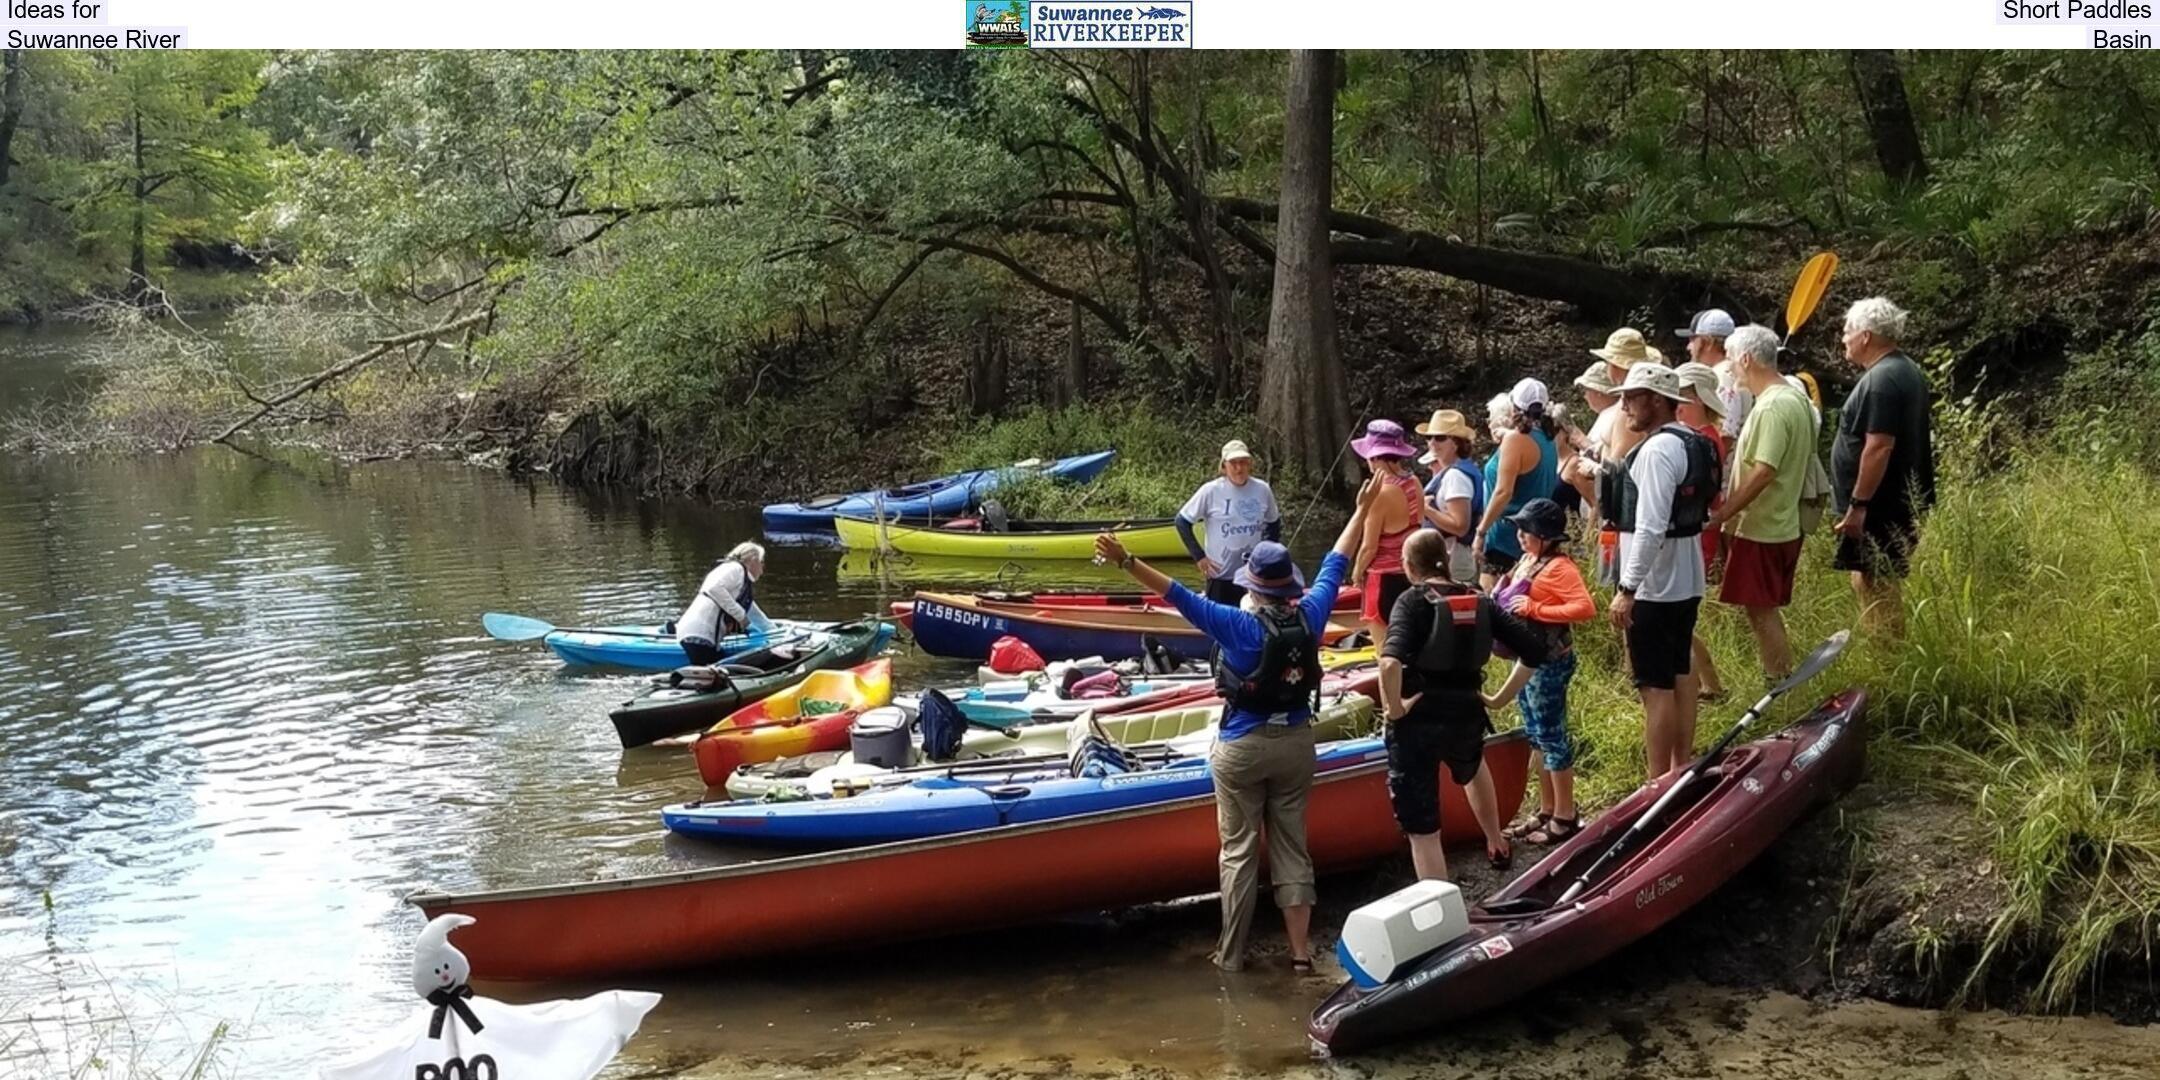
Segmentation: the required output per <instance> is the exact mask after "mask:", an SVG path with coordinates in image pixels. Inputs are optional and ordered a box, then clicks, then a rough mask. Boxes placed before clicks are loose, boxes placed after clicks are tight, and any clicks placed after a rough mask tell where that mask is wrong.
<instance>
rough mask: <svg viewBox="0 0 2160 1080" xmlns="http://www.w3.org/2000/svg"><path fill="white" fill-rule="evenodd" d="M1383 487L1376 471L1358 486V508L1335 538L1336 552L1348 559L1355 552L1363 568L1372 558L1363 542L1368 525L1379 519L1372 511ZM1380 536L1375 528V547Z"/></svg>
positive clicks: (1373, 541)
mask: <svg viewBox="0 0 2160 1080" xmlns="http://www.w3.org/2000/svg"><path fill="white" fill-rule="evenodd" d="M1381 487H1382V483H1381V480H1380V477H1379V474H1377V473H1375V474H1374V475H1372V476H1368V477H1366V478H1365V483H1364V486H1362V487H1360V488H1358V493H1357V508H1356V509H1354V510H1352V511H1351V512H1350V520H1348V521H1345V522H1343V527H1342V533H1341V535H1339V536H1337V537H1336V538H1335V547H1334V549H1333V550H1334V552H1335V553H1336V554H1337V555H1341V556H1342V557H1343V558H1346V559H1347V558H1349V557H1350V556H1351V555H1353V554H1355V555H1357V557H1358V562H1359V567H1360V569H1361V570H1362V569H1363V564H1364V563H1366V562H1369V561H1371V559H1372V556H1371V555H1370V554H1369V553H1367V552H1366V551H1364V550H1363V549H1362V544H1363V542H1364V540H1365V536H1366V533H1367V531H1368V527H1369V526H1370V525H1372V524H1375V523H1377V522H1378V520H1379V518H1378V516H1377V515H1375V514H1374V513H1373V512H1372V507H1373V503H1374V502H1376V501H1378V500H1379V498H1380V488H1381ZM1379 536H1380V534H1379V532H1378V530H1377V529H1376V528H1375V529H1373V530H1372V538H1373V539H1372V544H1373V545H1374V546H1375V547H1377V546H1378V544H1379V542H1380V540H1379Z"/></svg>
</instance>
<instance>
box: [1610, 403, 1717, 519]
mask: <svg viewBox="0 0 2160 1080" xmlns="http://www.w3.org/2000/svg"><path fill="white" fill-rule="evenodd" d="M1660 435H1671V436H1672V437H1674V438H1676V439H1679V440H1680V444H1681V445H1682V446H1684V447H1686V448H1687V472H1686V473H1685V474H1684V475H1682V476H1681V478H1680V487H1679V489H1678V490H1676V491H1674V492H1673V504H1672V520H1671V521H1670V522H1669V523H1668V524H1667V525H1666V527H1665V535H1666V536H1668V537H1674V538H1680V537H1689V536H1700V535H1702V531H1703V524H1704V523H1705V522H1707V521H1709V520H1710V504H1711V503H1712V502H1713V501H1715V500H1716V499H1717V496H1718V492H1719V490H1720V489H1722V488H1723V487H1724V484H1725V469H1724V467H1723V466H1722V465H1720V464H1719V462H1718V451H1717V447H1716V446H1715V445H1714V444H1712V443H1711V442H1710V440H1709V439H1706V438H1704V437H1703V434H1702V432H1699V431H1695V430H1693V429H1691V428H1689V427H1687V426H1686V425H1684V424H1668V425H1666V426H1664V427H1661V428H1659V429H1657V430H1656V431H1653V432H1651V433H1650V438H1649V439H1644V440H1643V441H1642V442H1641V443H1640V444H1638V445H1637V446H1636V447H1635V449H1633V450H1631V451H1629V452H1628V456H1627V467H1626V468H1625V469H1623V470H1622V471H1621V472H1620V474H1619V475H1620V478H1621V483H1620V488H1621V490H1620V503H1619V505H1618V507H1617V509H1618V511H1619V517H1618V518H1617V520H1618V521H1619V522H1620V531H1621V532H1634V531H1635V504H1636V502H1637V501H1638V500H1639V498H1640V497H1641V494H1642V493H1641V492H1640V491H1638V490H1636V487H1635V477H1634V475H1633V474H1634V470H1635V459H1636V457H1637V456H1638V455H1640V454H1641V453H1642V452H1643V447H1646V446H1649V445H1650V439H1655V438H1657V437H1658V436H1660Z"/></svg>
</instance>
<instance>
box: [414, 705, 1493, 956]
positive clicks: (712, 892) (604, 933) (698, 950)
mask: <svg viewBox="0 0 2160 1080" xmlns="http://www.w3.org/2000/svg"><path fill="white" fill-rule="evenodd" d="M1485 760H1486V763H1487V765H1488V766H1489V767H1490V768H1491V769H1492V772H1493V781H1494V783H1495V784H1496V785H1497V786H1498V789H1499V791H1500V792H1501V806H1500V812H1501V816H1502V817H1503V818H1507V817H1512V816H1513V815H1514V812H1515V810H1516V808H1517V806H1518V805H1519V803H1520V801H1521V798H1522V791H1523V785H1524V780H1525V778H1526V775H1527V770H1528V768H1529V762H1530V746H1529V743H1528V742H1526V741H1525V740H1524V739H1523V737H1522V734H1521V733H1520V732H1509V733H1507V734H1503V735H1495V736H1493V737H1492V738H1490V739H1487V740H1486V743H1485ZM1444 775H1445V774H1444V773H1443V777H1444ZM1444 787H1445V793H1444V798H1445V799H1446V807H1445V809H1444V811H1443V818H1447V817H1453V818H1454V819H1455V820H1458V821H1460V820H1467V816H1468V814H1469V812H1470V811H1469V807H1468V805H1467V804H1466V803H1465V802H1464V800H1463V794H1462V790H1461V789H1460V788H1458V787H1456V786H1455V785H1454V783H1453V782H1452V781H1449V782H1447V783H1446V784H1445V785H1444ZM1305 827H1306V837H1307V843H1308V845H1309V846H1310V848H1311V851H1312V855H1313V861H1314V862H1315V863H1316V864H1317V865H1318V866H1319V867H1320V868H1321V869H1322V870H1324V871H1332V870H1343V869H1350V868H1354V867H1357V866H1360V865H1364V864H1367V863H1371V862H1373V861H1375V860H1378V859H1380V858H1382V857H1384V856H1386V855H1388V854H1390V853H1392V852H1395V851H1398V850H1400V849H1401V848H1402V844H1403V840H1402V834H1401V833H1400V832H1399V831H1397V830H1396V827H1395V819H1394V817H1393V816H1392V814H1391V813H1390V811H1389V808H1388V795H1387V760H1386V755H1385V752H1384V751H1381V750H1379V749H1378V748H1375V751H1374V753H1373V754H1372V755H1371V757H1370V759H1369V760H1366V761H1363V762H1360V763H1358V764H1355V765H1351V766H1349V767H1346V768H1342V769H1338V770H1335V771H1332V772H1330V773H1327V774H1325V775H1323V776H1320V777H1317V778H1315V780H1314V782H1313V788H1312V801H1311V802H1310V804H1309V805H1308V806H1307V808H1306V813H1305ZM1216 843H1217V841H1216V833H1215V800H1214V797H1213V796H1211V795H1202V796H1196V797H1194V798H1190V799H1182V800H1179V801H1176V802H1170V803H1164V804H1162V805H1160V806H1152V807H1147V808H1145V809H1138V810H1120V811H1111V812H1107V813H1101V814H1090V815H1086V816H1082V817H1075V818H1068V819H1064V820H1061V821H1055V822H1047V823H1044V824H1040V825H1020V826H1008V827H1005V828H997V829H984V830H982V831H979V832H972V833H961V834H959V835H956V836H947V837H940V838H937V839H934V840H916V841H909V842H906V843H897V844H880V845H877V846H875V847H865V848H854V849H851V850H847V851H838V852H832V853H829V854H819V855H804V856H798V857H795V858H787V859H775V860H771V861H767V862H757V863H746V864H743V865H739V866H723V867H716V868H713V869H707V870H691V871H686V872H683V873H676V874H660V875H655V876H650V877H638V878H625V879H619V880H614V881H596V882H592V883H589V884H581V885H565V886H551V887H545V888H534V889H511V890H506V891H501V892H485V893H466V894H452V893H442V892H423V893H419V894H415V895H413V896H411V897H408V898H407V899H408V902H409V903H411V904H413V905H414V906H416V907H418V908H419V909H420V910H421V911H423V912H425V913H427V915H428V917H429V918H433V917H435V916H437V915H440V914H442V913H444V912H449V911H455V912H459V913H461V914H465V915H470V916H472V917H474V918H475V919H478V920H479V921H478V922H477V923H475V924H473V925H472V926H468V927H466V928H464V929H462V930H460V931H458V948H459V949H461V950H463V952H464V953H465V955H466V956H467V957H469V958H470V959H471V960H472V966H473V974H474V975H475V976H477V977H480V978H486V979H526V980H548V979H556V980H568V979H584V978H596V977H602V976H618V975H623V974H627V973H631V972H639V971H653V970H659V969H666V968H688V967H698V966H702V965H712V964H719V963H724V962H726V961H729V960H736V959H741V958H744V957H751V956H763V955H772V954H776V953H788V952H799V951H804V950H818V949H833V948H838V947H842V946H847V945H853V944H859V943H863V942H886V941H890V940H893V939H895V938H903V937H918V938H919V937H931V936H934V935H938V934H950V933H956V932H962V931H967V930H978V929H988V928H991V927H995V926H1005V925H1012V924H1017V923H1025V922H1031V921H1040V920H1044V919H1049V918H1053V917H1056V916H1059V915H1064V914H1069V913H1072V912H1077V911H1094V910H1101V909H1105V908H1114V907H1120V906H1125V905H1131V904H1141V903H1150V902H1154V901H1162V900H1174V899H1176V898H1178V897H1182V896H1194V895H1199V894H1203V893H1209V892H1213V891H1214V890H1215V884H1216V876H1215V866H1216V862H1215V857H1216ZM956 904H958V905H960V907H959V908H955V906H954V905H956ZM962 909H964V911H965V915H964V917H958V918H956V917H955V915H954V912H955V911H957V910H962Z"/></svg>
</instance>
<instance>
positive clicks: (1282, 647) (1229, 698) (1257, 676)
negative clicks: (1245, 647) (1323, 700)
mask: <svg viewBox="0 0 2160 1080" xmlns="http://www.w3.org/2000/svg"><path fill="white" fill-rule="evenodd" d="M1253 617H1254V618H1256V619H1259V620H1260V627H1261V630H1262V631H1263V633H1264V635H1265V636H1264V637H1263V638H1262V639H1261V642H1260V664H1259V666H1258V667H1256V668H1254V669H1253V673H1252V674H1251V675H1246V676H1240V675H1238V674H1237V673H1236V672H1234V671H1231V670H1230V665H1228V664H1226V663H1223V659H1222V650H1221V648H1219V647H1218V648H1217V649H1216V650H1215V654H1216V655H1215V691H1216V693H1219V694H1221V695H1222V697H1223V700H1224V701H1225V702H1226V703H1228V704H1229V706H1230V707H1231V708H1233V709H1242V710H1245V711H1247V712H1256V713H1262V714H1265V715H1274V714H1275V713H1284V712H1292V711H1295V710H1298V709H1317V708H1318V707H1319V701H1320V677H1321V671H1320V638H1319V635H1317V634H1315V633H1313V631H1312V627H1309V626H1307V625H1305V613H1304V611H1303V610H1301V609H1299V608H1297V607H1295V606H1277V605H1273V604H1270V605H1266V606H1264V607H1262V608H1261V609H1260V610H1259V611H1257V612H1254V613H1253Z"/></svg>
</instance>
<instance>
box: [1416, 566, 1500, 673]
mask: <svg viewBox="0 0 2160 1080" xmlns="http://www.w3.org/2000/svg"><path fill="white" fill-rule="evenodd" d="M1457 588H1459V589H1462V590H1463V591H1461V592H1442V591H1441V590H1440V589H1438V588H1435V587H1433V586H1429V585H1428V586H1425V596H1426V599H1428V600H1430V601H1431V602H1432V609H1433V618H1432V628H1431V630H1430V631H1428V632H1427V633H1426V635H1425V644H1424V645H1423V646H1422V647H1420V648H1419V649H1418V654H1417V669H1418V673H1419V674H1422V675H1442V674H1446V673H1449V672H1456V671H1483V670H1484V669H1485V662H1486V661H1487V660H1490V659H1491V658H1492V650H1493V633H1492V624H1493V618H1492V612H1493V606H1492V599H1491V598H1490V597H1487V596H1486V595H1484V594H1483V593H1480V592H1477V591H1476V590H1474V589H1471V588H1469V587H1468V586H1457Z"/></svg>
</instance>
